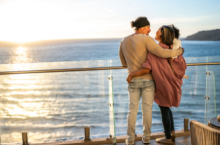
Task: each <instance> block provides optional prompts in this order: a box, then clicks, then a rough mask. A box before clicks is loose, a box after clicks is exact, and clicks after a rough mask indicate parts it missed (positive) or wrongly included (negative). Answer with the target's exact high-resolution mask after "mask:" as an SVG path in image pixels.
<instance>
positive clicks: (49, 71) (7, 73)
mask: <svg viewBox="0 0 220 145" xmlns="http://www.w3.org/2000/svg"><path fill="white" fill-rule="evenodd" d="M196 65H220V62H208V63H188V64H187V66H196ZM125 68H126V67H123V66H112V67H93V68H67V69H47V70H22V71H5V72H0V75H12V74H29V73H52V72H69V71H91V70H110V69H125Z"/></svg>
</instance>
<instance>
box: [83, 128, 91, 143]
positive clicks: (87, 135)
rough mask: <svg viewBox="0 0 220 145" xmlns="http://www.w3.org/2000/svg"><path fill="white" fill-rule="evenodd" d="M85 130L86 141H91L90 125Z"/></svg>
mask: <svg viewBox="0 0 220 145" xmlns="http://www.w3.org/2000/svg"><path fill="white" fill-rule="evenodd" d="M84 132H85V137H84V141H85V142H89V141H91V139H90V127H85V128H84Z"/></svg>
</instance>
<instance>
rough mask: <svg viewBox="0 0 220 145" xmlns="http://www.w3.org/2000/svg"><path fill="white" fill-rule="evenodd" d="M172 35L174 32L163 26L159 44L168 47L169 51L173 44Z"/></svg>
mask: <svg viewBox="0 0 220 145" xmlns="http://www.w3.org/2000/svg"><path fill="white" fill-rule="evenodd" d="M174 35H175V34H174V30H173V28H171V27H170V26H166V25H164V26H162V27H161V35H160V40H161V43H164V44H166V45H168V46H169V48H170V49H171V45H172V44H173V39H174Z"/></svg>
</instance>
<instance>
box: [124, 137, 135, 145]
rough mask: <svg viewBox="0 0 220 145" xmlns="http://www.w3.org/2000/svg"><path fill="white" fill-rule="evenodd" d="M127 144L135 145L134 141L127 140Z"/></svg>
mask: <svg viewBox="0 0 220 145" xmlns="http://www.w3.org/2000/svg"><path fill="white" fill-rule="evenodd" d="M125 144H126V145H133V144H134V141H133V140H130V139H128V138H127V139H126V140H125Z"/></svg>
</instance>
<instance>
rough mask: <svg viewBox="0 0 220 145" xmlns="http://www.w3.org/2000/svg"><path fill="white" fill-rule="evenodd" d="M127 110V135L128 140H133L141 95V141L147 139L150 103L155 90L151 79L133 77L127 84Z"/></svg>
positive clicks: (149, 129)
mask: <svg viewBox="0 0 220 145" xmlns="http://www.w3.org/2000/svg"><path fill="white" fill-rule="evenodd" d="M128 92H129V93H128V94H129V106H128V107H129V112H128V117H127V121H128V124H127V127H128V128H127V135H128V140H129V141H134V140H135V125H136V119H137V112H138V108H139V102H140V98H141V96H142V121H143V141H148V140H149V139H150V135H151V124H152V105H153V99H154V92H155V84H154V81H153V80H148V79H142V78H134V79H132V80H131V83H130V84H128Z"/></svg>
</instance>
